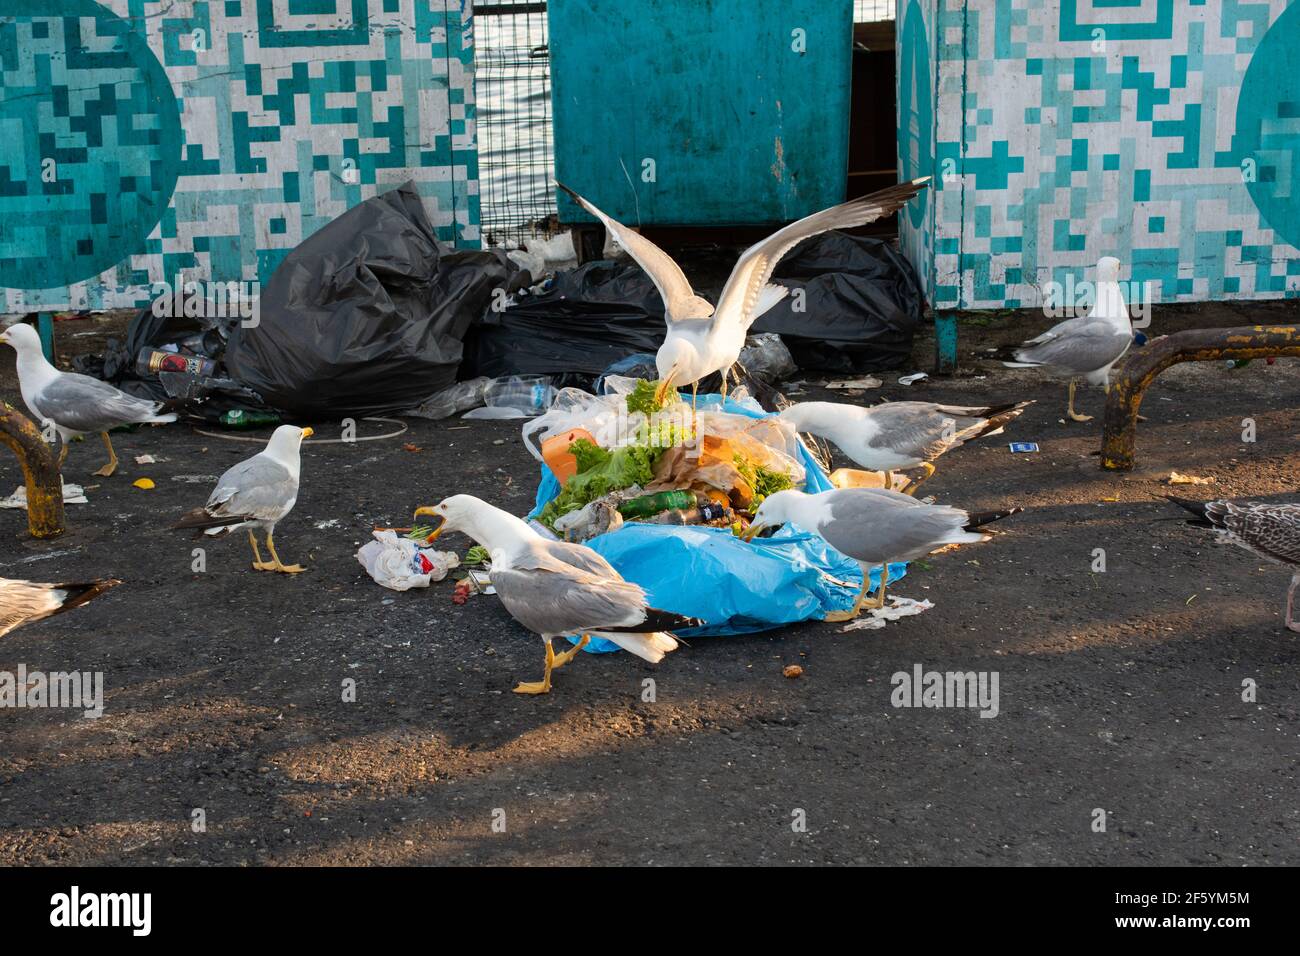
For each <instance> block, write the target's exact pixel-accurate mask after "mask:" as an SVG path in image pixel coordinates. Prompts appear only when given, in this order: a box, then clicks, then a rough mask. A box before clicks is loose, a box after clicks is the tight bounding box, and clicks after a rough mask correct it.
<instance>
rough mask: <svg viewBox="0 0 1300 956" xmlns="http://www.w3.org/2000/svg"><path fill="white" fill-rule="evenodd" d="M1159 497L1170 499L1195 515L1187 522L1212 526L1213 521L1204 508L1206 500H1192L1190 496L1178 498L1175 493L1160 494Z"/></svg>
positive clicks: (1207, 526) (1201, 526)
mask: <svg viewBox="0 0 1300 956" xmlns="http://www.w3.org/2000/svg"><path fill="white" fill-rule="evenodd" d="M1160 497H1162V498H1164V499H1165V500H1166V501H1172V502H1173V503H1174V504H1176V505H1178V507H1180V508H1185V509H1187V510H1188V511H1190V512H1191V513H1192V514H1194V515H1196V517H1195V518H1192V519H1190V520H1189V521H1188V522H1187V523H1188V524H1190V525H1195V526H1196V527H1198V528H1213V527H1214V521H1213V520H1211V518H1210V513H1209V510H1208V509H1207V508H1206V504H1207V502H1204V501H1193V500H1192V499H1191V498H1179V497H1178V496H1177V495H1161V496H1160Z"/></svg>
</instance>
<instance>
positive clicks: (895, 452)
mask: <svg viewBox="0 0 1300 956" xmlns="http://www.w3.org/2000/svg"><path fill="white" fill-rule="evenodd" d="M1032 404H1033V402H1013V403H1011V404H1007V405H973V406H966V405H936V404H935V403H934V402H885V403H883V404H881V405H876V406H874V407H872V408H862V407H860V406H858V405H842V404H840V403H838V402H799V403H797V404H794V405H791V406H789V407H788V408H785V409H782V410H781V412H780V414H779V416H778V417H779V418H780V419H781V420H782V421H786V422H789V423H790V424H791V425H793V426H794V427H795V429H797V430H798V431H801V432H809V433H811V434H813V435H817V436H819V437H821V438H825V439H827V440H829V441H833V442H834V443H835V444H836V445H838V446H839V447H840V449H841V450H842V451H843V452H844V454H846V455H848V456H849V457H850V458H852V459H853V460H854V461H855V462H857V464H858V466H859V467H861V468H866V469H868V470H870V471H883V472H884V473H885V487H886V488H889V487H891V486H892V484H893V480H894V475H893V473H894V472H895V471H898V470H901V469H904V468H916V467H920V468H923V469H925V473H924V474H923V475H922V476H921V477H920V478H917V479H915V480H913V481H912V482H911V484H909V485H908V486H907V488H906V489H904V493H905V494H909V495H914V494H916V489H917V488H919V487H920V486H921V483H922V482H924V481H926V480H927V479H928V478H929V477H930V476H931V475H933V474H934V465H932V464H931V462H933V461H934V459H936V458H938V457H939V456H940V455H942V454H944V453H945V452H947V451H951V450H952V449H953V448H956V447H957V446H958V445H961V444H963V443H964V442H967V441H970V440H971V439H972V438H982V437H984V436H986V435H1000V434H1001V433H1002V429H1003V427H1004V426H1005V425H1006V424H1007V422H1009V421H1011V420H1013V419H1015V418H1017V417H1018V416H1019V415H1020V413H1021V412H1023V411H1024V410H1025V409H1026V408H1028V407H1029V406H1030V405H1032Z"/></svg>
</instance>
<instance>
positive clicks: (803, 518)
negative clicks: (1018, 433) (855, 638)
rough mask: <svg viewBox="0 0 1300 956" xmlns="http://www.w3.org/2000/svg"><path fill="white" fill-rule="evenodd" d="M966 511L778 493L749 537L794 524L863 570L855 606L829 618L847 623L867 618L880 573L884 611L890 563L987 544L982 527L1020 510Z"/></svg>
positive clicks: (855, 492) (877, 494)
mask: <svg viewBox="0 0 1300 956" xmlns="http://www.w3.org/2000/svg"><path fill="white" fill-rule="evenodd" d="M1020 510H1021V509H1019V508H1008V509H1006V510H1005V511H980V512H967V511H962V510H961V509H960V508H951V507H948V506H946V505H927V504H924V503H922V502H920V501H917V500H916V499H915V498H913V497H911V496H910V495H905V494H903V493H901V492H898V491H890V490H888V489H885V488H839V489H836V490H834V491H823V492H821V493H820V494H816V495H810V494H807V493H805V492H802V491H793V490H791V491H778V492H776V493H775V494H772V495H768V496H767V497H766V498H764V499H763V503H762V504H761V505H759V506H758V511H756V512H755V513H754V520H753V521H752V522H750V525H749V531H748V532H746V535H745V536H746V538H753V537H754V536H755V535H756V534H758V532H759V531H761V530H763V529H764V528H767V527H771V526H773V525H781V524H787V523H792V524H795V525H797V526H798V527H800V528H802V529H803V530H804V531H811V532H814V533H815V534H819V535H821V536H822V537H823V538H825V539H826V543H827V544H829V545H830V546H831V547H832V548H834V549H835V550H836V551H839V552H840V553H841V554H845V555H848V556H849V557H850V558H853V559H854V560H855V561H857V562H858V564H859V565H861V566H862V589H861V590H860V591H859V592H858V598H857V600H856V601H855V602H854V603H853V607H852V609H850V610H847V611H835V612H832V613H830V614H828V615H826V617H825V618H823V620H826V621H848V620H852V619H853V618H855V617H857V616H858V615H859V614H860V613H862V608H863V607H864V605H865V601H866V597H867V588H869V587H870V586H871V574H870V572H871V569H872V568H873V567H876V566H879V567H880V568H881V575H880V590H879V592H878V593H877V595H876V600H875V602H874V604H872V605H871V606H872V607H877V608H881V607H884V606H885V586H886V585H887V584H888V583H889V564H890V562H891V561H912V560H915V559H916V558H921V557H924V556H925V555H927V554H929V553H930V552H932V551H935V550H938V549H940V548H947V547H949V546H952V545H961V544H971V543H974V542H977V541H988V540H989V539H990V538H991V537H992V536H993V535H992V532H989V531H982V530H980V529H981V527H982V526H983V525H986V524H989V523H991V522H994V521H997V520H998V519H999V518H1005V517H1007V516H1008V515H1013V514H1015V513H1016V512H1018V511H1020Z"/></svg>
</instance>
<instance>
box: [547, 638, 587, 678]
mask: <svg viewBox="0 0 1300 956" xmlns="http://www.w3.org/2000/svg"><path fill="white" fill-rule="evenodd" d="M590 643H591V635H590V634H584V635H582V640H580V641H578V643H577V644H574V645H573V646H572V647H571V648H569V649H568V650H567V651H564V652H563V653H561V654H556V655H555V659H554V660H553V661H552V662H551V670H558V669H559V668H561V667H563V666H564V665H565V664H567V663H569V661H571V660H573V659H574V658H575V657H577V656H578V651H580V650H582V649H583V648H584V647H586V646H587V645H588V644H590Z"/></svg>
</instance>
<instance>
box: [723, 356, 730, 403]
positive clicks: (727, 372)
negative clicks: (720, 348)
mask: <svg viewBox="0 0 1300 956" xmlns="http://www.w3.org/2000/svg"><path fill="white" fill-rule="evenodd" d="M730 374H731V366H730V365H728V366H727V367H726V368H724V369H723V370H722V400H723V402H726V400H727V378H728V376H729V375H730Z"/></svg>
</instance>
